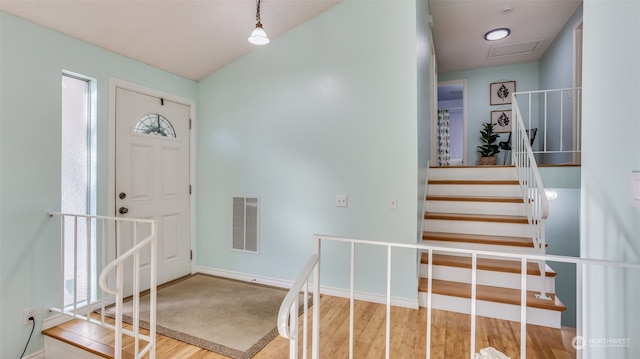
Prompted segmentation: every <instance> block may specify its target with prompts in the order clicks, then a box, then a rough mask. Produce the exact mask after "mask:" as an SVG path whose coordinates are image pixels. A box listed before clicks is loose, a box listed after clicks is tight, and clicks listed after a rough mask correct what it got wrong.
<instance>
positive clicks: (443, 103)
mask: <svg viewBox="0 0 640 359" xmlns="http://www.w3.org/2000/svg"><path fill="white" fill-rule="evenodd" d="M466 93H467V81H466V80H455V81H447V82H439V83H438V118H437V119H436V123H435V131H434V137H435V138H434V139H433V140H434V141H435V142H434V143H435V144H436V151H435V157H436V158H435V159H434V161H433V163H435V164H437V165H438V166H462V165H466V164H467V163H468V162H467V112H466V107H467V100H466V97H467V96H466Z"/></svg>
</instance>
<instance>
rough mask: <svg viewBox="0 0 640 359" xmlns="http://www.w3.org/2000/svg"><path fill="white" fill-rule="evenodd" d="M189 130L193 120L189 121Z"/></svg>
mask: <svg viewBox="0 0 640 359" xmlns="http://www.w3.org/2000/svg"><path fill="white" fill-rule="evenodd" d="M189 129H191V119H189Z"/></svg>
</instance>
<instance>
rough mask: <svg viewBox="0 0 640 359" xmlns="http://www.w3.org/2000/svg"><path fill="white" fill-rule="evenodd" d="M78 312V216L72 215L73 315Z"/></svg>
mask: <svg viewBox="0 0 640 359" xmlns="http://www.w3.org/2000/svg"><path fill="white" fill-rule="evenodd" d="M77 314H78V217H73V315H77Z"/></svg>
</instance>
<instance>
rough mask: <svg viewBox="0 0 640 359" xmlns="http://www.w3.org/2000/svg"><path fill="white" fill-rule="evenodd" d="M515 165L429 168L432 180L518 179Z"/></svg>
mask: <svg viewBox="0 0 640 359" xmlns="http://www.w3.org/2000/svg"><path fill="white" fill-rule="evenodd" d="M516 178H517V177H516V170H515V168H514V167H491V168H483V167H466V168H464V167H456V168H454V167H446V168H437V167H434V168H429V179H430V180H467V179H474V180H496V181H501V180H514V179H516Z"/></svg>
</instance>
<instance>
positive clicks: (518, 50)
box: [489, 40, 544, 58]
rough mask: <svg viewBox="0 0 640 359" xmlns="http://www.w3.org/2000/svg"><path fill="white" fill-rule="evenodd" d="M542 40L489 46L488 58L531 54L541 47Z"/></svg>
mask: <svg viewBox="0 0 640 359" xmlns="http://www.w3.org/2000/svg"><path fill="white" fill-rule="evenodd" d="M543 42H544V40H533V41H525V42H518V43H515V44H506V45H496V46H491V48H490V49H489V58H494V57H503V56H512V55H526V54H532V53H534V52H536V51H538V49H540V47H542V43H543Z"/></svg>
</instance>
